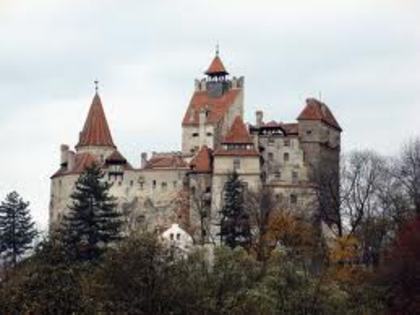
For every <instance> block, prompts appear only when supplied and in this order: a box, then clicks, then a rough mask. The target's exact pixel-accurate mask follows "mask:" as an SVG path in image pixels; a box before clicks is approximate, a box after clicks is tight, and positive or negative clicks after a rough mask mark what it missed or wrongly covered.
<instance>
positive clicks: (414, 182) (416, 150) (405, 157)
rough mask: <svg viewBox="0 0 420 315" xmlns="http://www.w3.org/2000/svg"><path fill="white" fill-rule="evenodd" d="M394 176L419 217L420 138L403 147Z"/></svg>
mask: <svg viewBox="0 0 420 315" xmlns="http://www.w3.org/2000/svg"><path fill="white" fill-rule="evenodd" d="M394 174H395V176H396V178H397V179H398V180H399V183H400V184H401V186H402V187H403V188H404V190H405V192H406V194H407V197H408V199H409V200H410V203H411V207H412V209H413V210H414V211H413V212H415V213H416V215H420V138H416V139H413V140H410V141H409V142H408V143H407V144H406V145H405V146H404V147H403V149H402V152H401V156H400V158H399V159H398V160H397V167H396V168H395V170H394Z"/></svg>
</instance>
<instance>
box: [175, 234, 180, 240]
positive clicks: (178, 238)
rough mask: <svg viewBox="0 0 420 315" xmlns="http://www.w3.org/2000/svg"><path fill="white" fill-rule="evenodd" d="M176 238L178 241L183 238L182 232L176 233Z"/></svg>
mask: <svg viewBox="0 0 420 315" xmlns="http://www.w3.org/2000/svg"><path fill="white" fill-rule="evenodd" d="M176 240H177V241H179V240H181V233H176Z"/></svg>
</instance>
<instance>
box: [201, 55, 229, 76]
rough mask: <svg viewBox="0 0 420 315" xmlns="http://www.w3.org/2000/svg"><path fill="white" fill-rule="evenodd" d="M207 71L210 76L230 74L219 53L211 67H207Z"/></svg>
mask: <svg viewBox="0 0 420 315" xmlns="http://www.w3.org/2000/svg"><path fill="white" fill-rule="evenodd" d="M205 73H206V74H207V75H209V76H212V75H226V74H229V72H227V71H226V69H225V66H224V65H223V62H222V60H221V59H220V57H219V56H217V55H216V56H215V57H214V59H213V61H212V62H211V64H210V66H209V68H208V69H207V71H206V72H205Z"/></svg>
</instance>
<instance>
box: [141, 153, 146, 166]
mask: <svg viewBox="0 0 420 315" xmlns="http://www.w3.org/2000/svg"><path fill="white" fill-rule="evenodd" d="M146 164H147V153H146V152H142V153H141V164H140V167H141V168H145V167H146Z"/></svg>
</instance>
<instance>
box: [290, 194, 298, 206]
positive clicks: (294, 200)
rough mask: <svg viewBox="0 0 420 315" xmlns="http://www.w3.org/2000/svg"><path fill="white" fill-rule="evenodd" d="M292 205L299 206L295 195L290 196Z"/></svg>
mask: <svg viewBox="0 0 420 315" xmlns="http://www.w3.org/2000/svg"><path fill="white" fill-rule="evenodd" d="M290 203H291V204H297V195H295V194H291V195H290Z"/></svg>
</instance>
